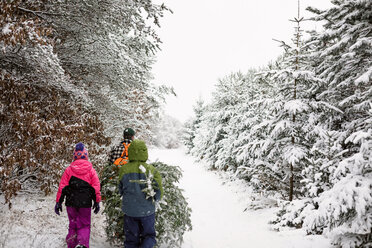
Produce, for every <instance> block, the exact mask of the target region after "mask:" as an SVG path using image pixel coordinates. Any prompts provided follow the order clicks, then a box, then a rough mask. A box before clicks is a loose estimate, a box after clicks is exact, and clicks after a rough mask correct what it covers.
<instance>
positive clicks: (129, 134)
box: [109, 128, 135, 167]
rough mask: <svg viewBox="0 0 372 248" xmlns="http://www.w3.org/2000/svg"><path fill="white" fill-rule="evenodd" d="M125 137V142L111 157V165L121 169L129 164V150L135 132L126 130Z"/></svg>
mask: <svg viewBox="0 0 372 248" xmlns="http://www.w3.org/2000/svg"><path fill="white" fill-rule="evenodd" d="M123 135H124V140H123V141H122V142H120V144H119V145H117V146H115V147H114V148H113V149H112V150H111V152H110V157H109V163H110V164H115V165H116V166H119V167H120V166H122V165H124V164H126V163H128V148H129V145H130V143H131V142H132V140H133V139H134V135H135V132H134V130H133V129H132V128H126V129H124V133H123Z"/></svg>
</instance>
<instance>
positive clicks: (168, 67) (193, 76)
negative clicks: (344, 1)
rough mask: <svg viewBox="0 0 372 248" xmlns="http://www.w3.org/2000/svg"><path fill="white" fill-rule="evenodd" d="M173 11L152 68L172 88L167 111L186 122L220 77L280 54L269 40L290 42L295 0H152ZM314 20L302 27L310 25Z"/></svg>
mask: <svg viewBox="0 0 372 248" xmlns="http://www.w3.org/2000/svg"><path fill="white" fill-rule="evenodd" d="M155 2H156V3H161V2H164V3H165V4H166V5H167V6H168V7H170V8H171V9H172V10H173V12H174V13H173V14H170V13H167V14H166V16H165V17H164V18H162V19H161V28H160V29H159V30H158V33H159V36H160V38H161V39H162V41H163V44H162V47H161V48H162V51H160V52H158V54H157V62H156V63H155V65H154V67H153V73H154V77H155V79H154V80H153V82H154V83H155V84H164V85H168V86H173V87H174V89H175V91H176V94H177V97H170V98H168V101H167V106H166V107H165V111H166V113H167V114H169V115H171V116H173V117H175V118H177V119H179V120H180V121H182V122H183V121H185V120H186V119H188V118H189V117H191V116H192V115H193V110H192V106H193V105H194V104H195V102H196V100H197V99H198V98H199V96H201V97H202V98H203V99H204V100H205V101H209V100H210V97H211V92H213V90H214V85H215V84H216V82H217V80H218V78H221V77H224V76H226V75H228V74H229V73H231V72H236V71H241V72H246V71H247V70H248V69H249V68H251V67H259V66H263V65H266V64H267V63H268V62H269V61H270V60H274V59H275V58H276V57H277V56H279V55H280V54H281V52H282V49H281V48H280V47H279V44H278V43H277V42H275V41H273V39H277V40H284V41H287V42H288V41H290V39H291V38H292V35H293V31H294V23H292V22H290V21H289V19H292V18H293V17H296V16H297V0H163V1H161V0H156V1H155ZM300 5H301V6H300V9H301V15H302V16H304V17H305V18H306V17H309V16H310V13H309V12H308V11H305V8H306V7H307V6H309V5H310V6H313V7H317V8H320V9H324V8H326V7H329V6H331V4H330V2H329V0H302V1H301V3H300ZM313 28H317V29H320V27H319V26H318V27H316V26H315V24H314V23H308V24H306V26H305V25H304V27H303V29H313Z"/></svg>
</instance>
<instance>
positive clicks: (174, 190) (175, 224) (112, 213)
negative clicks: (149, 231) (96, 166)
mask: <svg viewBox="0 0 372 248" xmlns="http://www.w3.org/2000/svg"><path fill="white" fill-rule="evenodd" d="M152 165H153V166H154V167H155V168H156V169H157V170H158V171H159V173H160V174H161V176H162V184H163V189H164V196H163V199H162V200H161V201H160V202H158V203H156V220H155V223H156V225H155V229H156V233H157V247H160V246H161V245H166V246H169V247H181V244H182V243H183V235H184V233H185V232H186V231H189V230H191V229H192V225H191V219H190V217H191V209H190V208H189V207H188V204H187V201H186V199H185V197H184V196H183V190H182V189H180V188H179V187H178V185H177V184H178V182H179V180H180V178H181V177H182V171H181V169H180V168H179V167H177V166H171V165H167V164H164V163H162V162H155V163H152ZM124 166H125V165H124ZM117 173H118V168H117V167H116V166H115V165H107V166H105V169H104V171H103V174H102V177H101V178H103V180H102V182H101V186H102V197H103V203H104V205H105V210H104V213H105V215H106V227H105V230H106V234H107V238H108V240H109V241H110V243H112V244H116V245H121V244H122V243H123V241H124V239H125V237H124V232H123V226H124V219H123V213H122V210H121V197H120V195H119V192H118V174H117ZM148 190H149V191H151V189H148Z"/></svg>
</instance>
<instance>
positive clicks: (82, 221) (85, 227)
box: [66, 207, 91, 248]
mask: <svg viewBox="0 0 372 248" xmlns="http://www.w3.org/2000/svg"><path fill="white" fill-rule="evenodd" d="M66 209H67V215H68V219H69V221H70V224H69V226H68V234H67V236H66V242H67V247H68V248H75V246H77V245H84V246H86V247H87V248H89V237H90V216H91V209H90V208H74V207H66Z"/></svg>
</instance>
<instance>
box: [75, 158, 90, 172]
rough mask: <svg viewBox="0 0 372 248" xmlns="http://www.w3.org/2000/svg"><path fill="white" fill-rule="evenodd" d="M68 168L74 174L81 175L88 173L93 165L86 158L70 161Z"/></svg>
mask: <svg viewBox="0 0 372 248" xmlns="http://www.w3.org/2000/svg"><path fill="white" fill-rule="evenodd" d="M70 168H71V170H72V171H73V172H74V173H75V174H77V175H82V174H86V173H88V172H89V171H90V170H91V169H92V168H93V166H92V163H91V162H89V161H87V160H84V159H78V160H75V161H74V162H72V163H71V165H70Z"/></svg>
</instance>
